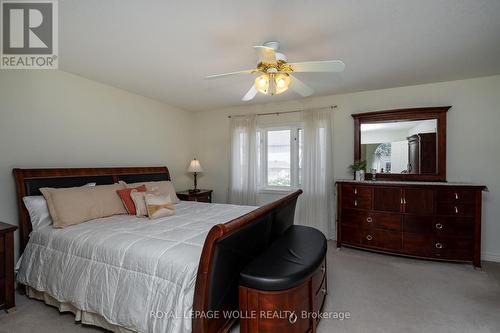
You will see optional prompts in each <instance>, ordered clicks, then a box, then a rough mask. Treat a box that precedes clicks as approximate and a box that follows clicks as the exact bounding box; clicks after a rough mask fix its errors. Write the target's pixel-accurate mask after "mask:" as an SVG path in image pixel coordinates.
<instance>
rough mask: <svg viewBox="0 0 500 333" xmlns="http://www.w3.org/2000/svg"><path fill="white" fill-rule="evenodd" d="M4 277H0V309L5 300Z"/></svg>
mask: <svg viewBox="0 0 500 333" xmlns="http://www.w3.org/2000/svg"><path fill="white" fill-rule="evenodd" d="M4 291H5V278H3V277H0V309H1V308H2V305H4V302H5V292H4Z"/></svg>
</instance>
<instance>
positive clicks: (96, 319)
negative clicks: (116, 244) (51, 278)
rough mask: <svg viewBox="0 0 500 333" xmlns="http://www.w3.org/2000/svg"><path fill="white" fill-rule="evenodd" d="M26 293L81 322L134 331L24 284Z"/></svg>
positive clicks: (118, 332) (123, 332)
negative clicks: (73, 316) (69, 313)
mask: <svg viewBox="0 0 500 333" xmlns="http://www.w3.org/2000/svg"><path fill="white" fill-rule="evenodd" d="M26 295H27V296H28V297H29V298H33V299H37V300H39V301H44V302H45V304H47V305H51V306H54V307H56V308H57V309H58V310H59V312H71V313H73V314H74V315H75V321H78V322H81V323H82V324H85V325H92V326H97V327H101V328H104V329H106V330H108V331H111V332H115V333H132V332H135V331H132V330H129V329H127V328H125V327H121V326H118V325H114V324H111V323H109V322H108V321H107V320H106V319H105V318H104V317H103V316H101V315H98V314H97V313H92V312H88V311H83V310H80V309H78V308H77V307H75V306H74V305H72V304H71V303H65V302H59V301H58V300H57V299H55V298H54V297H52V296H51V295H49V294H47V293H46V292H43V291H38V290H36V289H34V288H31V287H28V286H26Z"/></svg>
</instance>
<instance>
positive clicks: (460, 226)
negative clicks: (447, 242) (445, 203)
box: [432, 216, 474, 238]
mask: <svg viewBox="0 0 500 333" xmlns="http://www.w3.org/2000/svg"><path fill="white" fill-rule="evenodd" d="M435 222H436V223H434V224H433V225H432V228H433V231H434V233H435V234H436V235H438V236H454V237H464V238H473V237H474V218H472V217H445V216H438V217H436V220H435Z"/></svg>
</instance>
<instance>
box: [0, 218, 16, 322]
mask: <svg viewBox="0 0 500 333" xmlns="http://www.w3.org/2000/svg"><path fill="white" fill-rule="evenodd" d="M16 229H17V227H16V226H13V225H10V224H6V223H2V222H0V309H5V310H6V311H7V312H9V311H10V310H14V307H15V306H16V304H15V299H14V231H15V230H16Z"/></svg>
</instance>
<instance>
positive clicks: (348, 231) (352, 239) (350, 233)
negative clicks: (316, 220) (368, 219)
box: [340, 225, 361, 244]
mask: <svg viewBox="0 0 500 333" xmlns="http://www.w3.org/2000/svg"><path fill="white" fill-rule="evenodd" d="M340 228H341V229H340V230H341V237H342V243H351V244H359V243H360V237H361V233H360V231H359V230H360V229H358V228H356V227H351V226H347V225H341V227H340Z"/></svg>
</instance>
